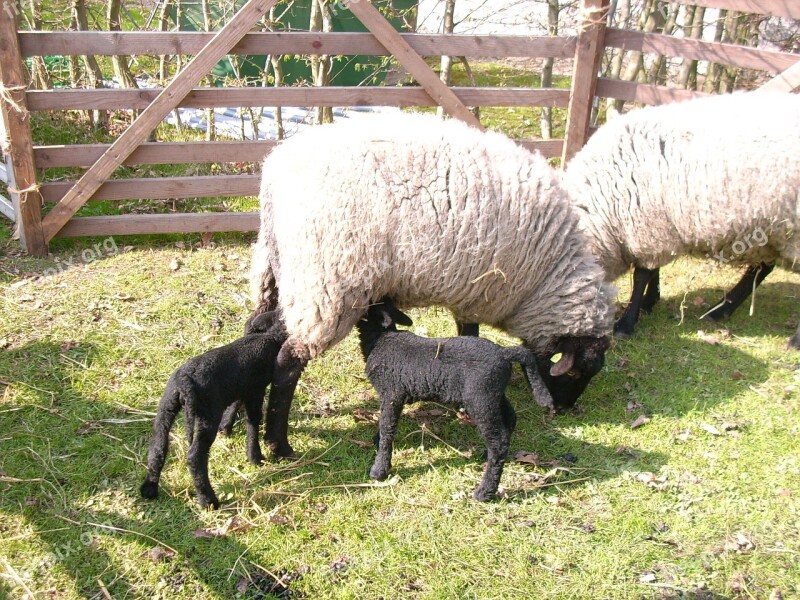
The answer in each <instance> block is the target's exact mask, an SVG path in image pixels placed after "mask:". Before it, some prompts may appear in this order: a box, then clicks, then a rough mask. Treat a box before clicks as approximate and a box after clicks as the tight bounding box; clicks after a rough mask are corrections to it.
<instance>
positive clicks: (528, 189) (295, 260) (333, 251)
mask: <svg viewBox="0 0 800 600" xmlns="http://www.w3.org/2000/svg"><path fill="white" fill-rule="evenodd" d="M260 199H261V211H262V212H261V215H262V216H261V219H262V220H261V229H260V232H259V238H258V241H257V242H256V246H255V250H254V253H253V265H252V272H251V285H252V288H253V296H254V300H255V301H256V304H257V308H256V312H257V313H258V312H262V311H266V310H271V309H273V308H278V307H279V308H280V310H281V311H282V314H283V317H284V319H285V322H286V327H287V331H288V332H289V339H288V341H287V342H286V344H284V346H283V348H282V350H281V352H280V355H279V357H278V359H277V365H276V366H277V371H276V372H277V373H281V374H283V376H281V375H276V381H275V382H274V385H273V388H272V393H271V395H270V405H269V410H268V416H267V436H266V437H267V443H268V445H270V447H271V449H272V450H273V452H275V453H277V454H278V455H285V454H289V453H291V447H290V446H289V444H288V441H287V439H286V433H287V427H288V425H287V423H288V410H289V405H290V403H291V396H292V393H293V389H294V385H295V384H296V380H297V377H299V375H300V372H301V371H302V369H303V367H304V366H305V364H306V362H307V361H308V360H309V359H311V358H313V357H315V356H318V355H319V354H320V353H321V352H323V351H324V350H326V349H327V348H329V347H330V346H332V345H333V344H335V343H337V342H338V341H340V340H341V339H343V338H344V337H345V336H346V335H347V333H348V332H349V331H350V330H351V328H352V327H353V325H355V323H356V322H357V321H358V319H359V318H360V317H361V316H362V315H363V314H364V312H365V311H366V310H367V307H368V306H369V305H370V303H371V302H372V301H373V300H376V299H379V298H382V297H383V296H391V297H392V298H394V299H395V300H396V301H397V303H398V304H399V305H400V306H403V307H414V306H429V305H440V306H444V307H447V308H449V309H450V310H451V311H452V312H453V314H454V315H455V316H456V318H457V319H459V320H460V321H462V322H473V323H487V324H490V325H494V326H496V327H498V328H500V329H503V330H505V331H507V332H509V333H510V334H512V335H515V336H518V337H520V338H522V339H523V340H524V342H525V344H526V345H527V346H528V347H529V348H531V349H532V350H534V352H536V353H537V355H538V357H539V360H540V365H539V368H540V371H541V372H542V377H543V378H544V380H545V382H546V384H547V385H548V388H549V389H550V391H551V393H552V395H553V398H554V400H555V403H556V405H557V406H560V407H564V406H569V405H571V404H573V403H574V402H575V399H576V398H577V397H578V396H579V395H580V393H581V392H582V391H583V390H584V388H585V387H586V385H587V383H588V382H589V380H590V379H591V377H592V376H594V375H595V374H596V373H597V372H598V371H599V370H600V369H601V368H602V365H603V358H604V353H605V350H606V348H607V347H608V341H607V337H606V336H607V334H608V333H609V332H610V329H611V325H612V319H613V314H612V311H613V308H612V299H613V296H614V292H613V288H611V287H610V286H609V285H608V284H606V283H604V281H603V272H602V269H601V268H600V267H599V265H598V264H597V263H596V261H595V260H594V258H593V257H592V256H591V254H590V252H589V250H588V248H587V245H586V242H585V239H584V237H583V235H582V234H581V233H580V231H579V230H578V220H577V215H576V214H575V211H574V210H573V208H572V206H571V205H570V203H569V202H568V199H567V197H566V195H565V192H564V190H563V189H562V186H561V182H560V179H559V176H558V174H557V173H556V172H554V170H553V169H551V168H550V167H549V165H548V164H547V162H546V161H545V160H544V159H543V158H542V157H541V156H539V155H538V154H533V153H531V152H529V151H527V150H525V149H523V148H521V147H519V146H518V145H516V144H515V143H514V142H513V141H511V140H509V139H508V138H506V137H503V136H501V135H499V134H496V133H484V132H480V131H477V130H474V129H471V128H469V127H467V126H466V125H464V124H463V123H460V122H457V121H441V120H438V119H436V118H434V117H432V116H425V115H412V114H401V115H396V116H390V117H384V118H378V117H376V118H374V119H370V120H369V121H364V122H360V123H349V122H341V123H336V124H333V125H328V126H322V127H318V128H315V129H313V130H310V131H308V132H305V133H303V134H301V135H298V136H296V137H293V138H291V139H289V140H288V141H286V142H283V143H282V144H281V145H280V146H279V147H278V148H276V149H275V150H274V151H273V152H272V153H271V154H270V155H269V156H268V157H267V159H266V160H265V161H264V169H263V176H262V187H261V193H260ZM278 290H279V292H278ZM557 353H560V354H561V359H560V360H559V361H558V362H557V363H556V364H551V363H550V359H551V357H552V356H553V355H554V354H557Z"/></svg>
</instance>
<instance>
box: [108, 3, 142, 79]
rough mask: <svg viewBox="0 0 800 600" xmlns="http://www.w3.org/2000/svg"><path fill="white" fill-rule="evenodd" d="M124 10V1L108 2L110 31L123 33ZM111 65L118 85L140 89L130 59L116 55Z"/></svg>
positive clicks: (112, 58)
mask: <svg viewBox="0 0 800 600" xmlns="http://www.w3.org/2000/svg"><path fill="white" fill-rule="evenodd" d="M121 10H122V0H108V30H109V31H122V21H121V20H120V16H119V15H120V11H121ZM111 64H112V65H113V67H114V77H116V78H117V83H118V84H119V85H120V87H123V88H138V87H139V85H138V84H137V83H136V79H134V77H133V74H132V73H131V68H130V65H129V64H128V59H127V57H125V56H118V55H114V56H112V57H111Z"/></svg>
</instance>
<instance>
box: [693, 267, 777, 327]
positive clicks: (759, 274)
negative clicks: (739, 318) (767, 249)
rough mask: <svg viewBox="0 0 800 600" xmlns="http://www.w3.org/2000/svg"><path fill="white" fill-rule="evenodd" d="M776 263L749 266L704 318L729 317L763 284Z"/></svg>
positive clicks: (718, 318)
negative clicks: (737, 281)
mask: <svg viewBox="0 0 800 600" xmlns="http://www.w3.org/2000/svg"><path fill="white" fill-rule="evenodd" d="M774 268H775V265H768V264H766V263H761V264H760V265H758V266H752V265H751V266H749V267H747V270H746V271H745V272H744V275H742V278H741V279H740V280H739V283H737V284H736V285H735V286H733V288H732V289H731V291H730V292H727V293H726V294H725V297H724V298H723V299H722V300H721V301H720V303H719V304H718V305H717V306H716V307H715V308H714V310H712V311H711V312H708V313H706V314H705V315H703V318H705V319H708V320H709V321H722V320H723V319H727V318H728V317H730V316H731V315H732V314H733V311H735V310H736V309H737V308H738V307H739V305H741V303H742V302H744V301H745V300H747V297H748V296H749V295H750V294H751V293H752V291H753V289H754V288H757V287H758V286H759V285H761V282H762V281H764V279H765V278H766V277H767V275H769V274H770V273H771V272H772V269H774Z"/></svg>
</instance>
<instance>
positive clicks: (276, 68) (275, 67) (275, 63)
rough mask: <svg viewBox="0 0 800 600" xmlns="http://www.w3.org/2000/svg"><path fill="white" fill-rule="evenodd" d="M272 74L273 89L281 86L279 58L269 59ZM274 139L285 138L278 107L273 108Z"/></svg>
mask: <svg viewBox="0 0 800 600" xmlns="http://www.w3.org/2000/svg"><path fill="white" fill-rule="evenodd" d="M270 64H271V65H272V73H273V74H274V76H275V87H282V86H283V64H282V63H281V57H280V56H272V57H270ZM275 137H277V138H278V139H279V140H282V139H283V138H285V137H286V130H285V129H284V127H283V111H282V110H281V107H280V106H276V107H275Z"/></svg>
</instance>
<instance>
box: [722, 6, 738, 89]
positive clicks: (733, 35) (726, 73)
mask: <svg viewBox="0 0 800 600" xmlns="http://www.w3.org/2000/svg"><path fill="white" fill-rule="evenodd" d="M738 39H739V13H738V12H736V11H735V10H731V11H728V15H727V17H726V18H725V34H724V37H723V38H722V41H723V42H729V43H731V44H735V43H736V42H737V41H738ZM737 75H738V69H737V68H736V67H728V66H726V67H724V68H723V69H722V73H721V75H720V80H719V91H720V93H722V94H729V93H731V92H732V91H733V90H734V89H735V87H736V77H737Z"/></svg>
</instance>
